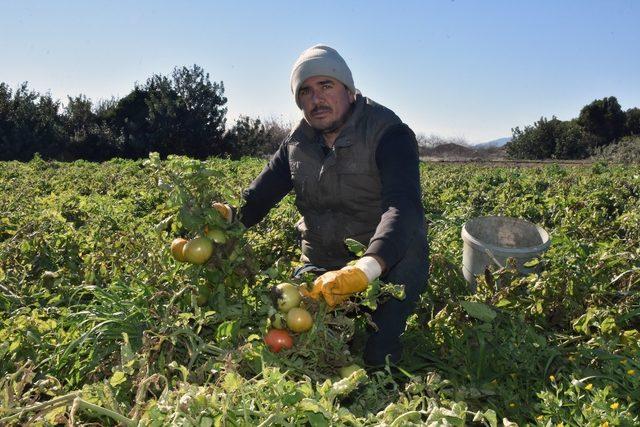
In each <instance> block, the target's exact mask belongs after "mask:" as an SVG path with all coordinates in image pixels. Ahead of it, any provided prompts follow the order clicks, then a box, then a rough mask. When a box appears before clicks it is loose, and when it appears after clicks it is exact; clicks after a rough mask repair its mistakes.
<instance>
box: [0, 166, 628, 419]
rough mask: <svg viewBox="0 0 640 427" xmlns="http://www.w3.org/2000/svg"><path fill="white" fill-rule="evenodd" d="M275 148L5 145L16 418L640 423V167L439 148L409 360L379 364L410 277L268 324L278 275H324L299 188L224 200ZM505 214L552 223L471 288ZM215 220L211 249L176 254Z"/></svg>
mask: <svg viewBox="0 0 640 427" xmlns="http://www.w3.org/2000/svg"><path fill="white" fill-rule="evenodd" d="M264 163H265V161H264V160H258V159H244V160H242V161H230V160H223V159H212V160H209V161H205V162H201V161H195V160H190V159H187V158H183V157H170V158H169V159H167V160H162V161H161V160H160V159H158V158H157V157H155V156H151V157H150V158H149V159H147V160H144V161H124V160H112V161H109V162H105V163H89V162H84V161H78V162H74V163H58V162H45V161H42V160H40V159H39V158H36V159H34V160H32V161H31V162H29V163H18V162H5V163H0V425H57V424H69V425H152V426H159V425H184V426H189V425H198V426H245V425H246V426H254V425H260V426H267V425H278V426H280V425H309V426H328V425H350V426H359V425H389V426H407V425H458V426H464V425H488V426H497V425H516V424H517V425H541V426H556V425H563V426H569V425H590V426H614V425H622V426H632V425H639V424H640V407H639V404H640V356H639V355H640V332H639V331H640V168H638V167H628V166H627V167H622V166H616V165H607V164H604V163H594V164H591V165H576V166H560V165H546V164H545V165H540V166H532V167H527V168H518V167H513V166H509V165H506V166H482V165H474V164H433V163H424V164H422V169H421V174H422V177H421V178H422V179H421V182H422V191H423V195H422V197H423V206H424V211H425V214H426V217H427V219H428V222H429V231H428V233H429V241H430V245H431V259H430V263H431V264H430V265H431V267H430V279H429V286H428V290H427V291H426V292H425V293H424V294H423V295H422V297H421V300H420V302H419V305H418V308H417V310H416V312H415V314H414V315H413V316H412V317H411V318H410V319H409V322H408V325H407V330H406V332H405V334H404V336H403V342H404V345H405V354H404V358H403V360H402V361H401V363H400V364H399V365H398V366H387V367H385V368H382V369H378V370H373V369H369V370H364V369H357V367H353V366H352V365H354V364H357V365H359V366H362V361H361V359H360V357H361V355H360V354H359V352H358V348H359V347H358V346H359V345H361V341H362V337H363V331H364V330H365V329H366V328H367V327H371V325H368V322H369V312H370V311H371V309H374V308H375V307H376V305H377V304H379V303H380V302H381V301H384V299H386V298H401V297H402V289H401V288H400V287H397V286H392V285H382V284H381V283H379V282H375V283H373V284H372V285H371V286H370V288H369V289H368V290H367V291H366V292H364V293H363V294H362V295H359V296H358V297H354V298H353V299H351V300H350V301H348V302H346V303H344V304H342V305H340V306H338V308H337V309H335V310H328V309H327V307H326V306H325V305H324V303H316V302H314V301H310V300H307V299H304V298H303V300H302V305H303V307H304V309H306V310H307V311H308V312H309V313H311V315H312V326H311V328H310V329H309V330H306V331H302V332H287V333H286V334H287V335H288V336H292V338H293V343H292V345H291V347H290V348H288V347H289V344H290V343H287V342H280V343H279V344H278V345H282V346H283V348H282V349H281V350H280V351H279V352H275V351H273V350H274V349H278V348H277V347H273V345H272V347H271V349H270V347H269V346H267V344H266V343H265V340H264V337H265V335H266V334H267V331H268V330H269V329H270V328H273V327H275V326H277V323H278V322H281V321H282V320H283V319H282V318H281V316H280V315H279V314H278V311H277V309H276V308H277V307H274V301H273V299H272V290H271V289H272V287H273V286H274V285H277V284H280V283H283V282H290V283H294V284H296V285H304V284H303V282H304V281H303V282H292V279H291V273H292V271H293V269H294V268H295V267H296V266H297V265H298V261H297V260H298V257H299V249H298V244H297V236H296V233H295V230H294V224H295V222H296V221H297V220H298V217H299V214H298V212H297V211H296V209H295V207H294V204H293V201H294V196H293V195H292V194H291V195H288V196H286V197H285V199H284V200H283V201H282V203H280V204H279V205H278V206H277V207H276V208H275V209H273V210H272V211H271V212H270V214H269V215H268V217H267V218H266V219H265V220H264V221H262V222H261V223H260V224H259V225H257V226H256V227H253V228H251V229H249V230H244V229H243V228H242V226H241V225H239V224H238V223H231V224H227V223H226V222H225V221H224V219H223V218H222V217H221V215H220V214H219V213H218V211H217V210H216V209H214V208H212V202H214V201H226V202H228V203H231V204H233V205H236V206H238V205H239V204H240V203H241V192H242V189H243V188H245V187H247V186H248V184H249V183H250V182H251V180H252V179H253V178H254V177H255V176H256V175H257V174H258V173H259V172H260V170H261V169H262V167H263V166H264ZM487 214H496V215H507V216H513V217H519V218H525V219H527V220H529V221H532V222H534V223H536V224H539V225H541V226H542V227H544V228H545V229H546V230H547V231H548V232H549V233H550V234H551V238H552V245H551V247H550V249H549V250H548V251H547V252H546V253H544V255H543V256H541V257H540V258H539V259H538V260H536V261H535V262H537V263H538V267H539V269H540V272H539V273H537V274H531V275H528V276H524V277H522V276H518V275H516V274H515V272H514V271H513V270H512V269H511V267H510V266H509V265H507V266H506V267H505V268H503V269H497V270H493V271H487V272H486V273H485V274H484V275H481V276H480V277H479V279H478V290H477V292H476V293H473V294H472V293H470V292H469V290H468V286H467V285H466V282H465V281H464V278H463V276H462V272H461V265H462V239H461V237H460V231H461V227H462V225H463V224H464V223H465V222H466V221H467V220H469V219H471V218H474V217H477V216H481V215H487ZM211 233H213V234H211ZM197 235H209V236H210V237H211V239H213V240H214V241H215V242H214V243H213V253H212V255H211V257H206V260H204V261H203V264H194V263H190V262H179V261H177V260H176V259H174V257H173V256H172V253H171V249H170V248H171V243H172V242H173V241H174V239H176V238H178V237H184V238H186V239H194V238H195V237H196V236H197ZM351 247H353V250H354V252H356V253H357V252H358V251H361V250H362V248H359V247H357V245H354V244H352V245H351ZM306 280H307V281H309V280H312V279H311V278H306ZM275 305H277V304H275ZM279 316H280V317H279ZM289 321H290V320H289ZM289 329H293V328H292V327H291V324H290V325H289ZM303 329H305V328H301V330H303ZM270 344H273V343H270ZM344 367H350V368H351V369H350V371H351V372H345V370H344V369H341V368H344ZM341 373H342V375H341Z"/></svg>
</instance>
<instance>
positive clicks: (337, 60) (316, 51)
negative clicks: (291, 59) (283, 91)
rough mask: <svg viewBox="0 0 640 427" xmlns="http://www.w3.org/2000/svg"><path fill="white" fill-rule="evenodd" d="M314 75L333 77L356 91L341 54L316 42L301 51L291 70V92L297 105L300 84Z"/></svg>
mask: <svg viewBox="0 0 640 427" xmlns="http://www.w3.org/2000/svg"><path fill="white" fill-rule="evenodd" d="M315 76H328V77H333V78H334V79H336V80H339V81H340V82H342V83H343V84H344V85H345V86H346V87H348V88H349V89H350V90H351V92H353V93H355V92H356V87H355V84H354V83H353V77H352V76H351V70H350V69H349V67H348V66H347V63H346V62H345V61H344V59H342V56H340V54H339V53H338V52H337V51H336V50H335V49H332V48H330V47H329V46H325V45H321V44H318V45H315V46H313V47H310V48H309V49H307V50H305V51H304V52H302V54H301V55H300V57H299V58H298V59H297V60H296V62H295V64H293V70H291V92H292V93H293V96H294V98H295V99H296V104H297V105H298V107H300V103H299V102H298V90H299V89H300V86H301V85H302V83H303V82H304V81H305V80H306V79H308V78H309V77H315ZM300 108H302V107H300Z"/></svg>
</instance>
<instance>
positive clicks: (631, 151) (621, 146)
mask: <svg viewBox="0 0 640 427" xmlns="http://www.w3.org/2000/svg"><path fill="white" fill-rule="evenodd" d="M594 158H596V159H599V160H604V161H608V162H612V163H623V164H638V163H640V135H635V136H625V137H624V138H622V139H621V140H620V141H618V142H616V143H614V144H611V145H607V146H606V147H602V148H600V149H599V150H596V151H595V152H594Z"/></svg>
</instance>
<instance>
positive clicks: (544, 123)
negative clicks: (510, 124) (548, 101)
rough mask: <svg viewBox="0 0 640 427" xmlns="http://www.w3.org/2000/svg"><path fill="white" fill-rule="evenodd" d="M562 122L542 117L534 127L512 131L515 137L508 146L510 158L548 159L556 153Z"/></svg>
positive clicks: (553, 118)
mask: <svg viewBox="0 0 640 427" xmlns="http://www.w3.org/2000/svg"><path fill="white" fill-rule="evenodd" d="M561 123H562V122H561V121H560V120H558V119H557V118H556V117H555V116H553V117H552V118H551V120H547V119H546V118H545V117H541V118H540V120H538V121H537V122H535V123H534V124H533V125H532V126H525V128H524V129H523V130H522V129H520V128H519V127H516V128H514V129H512V130H511V132H512V134H513V137H512V138H511V141H509V142H508V143H507V145H506V150H507V154H508V155H509V157H513V158H516V159H548V158H550V157H551V156H552V155H553V153H554V152H555V145H556V138H557V137H558V135H559V134H560V133H561V132H562V129H561Z"/></svg>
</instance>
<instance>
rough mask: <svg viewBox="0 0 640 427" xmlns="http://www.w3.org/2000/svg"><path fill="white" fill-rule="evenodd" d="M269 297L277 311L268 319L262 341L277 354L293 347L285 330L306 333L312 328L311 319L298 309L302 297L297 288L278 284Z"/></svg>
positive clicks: (308, 314)
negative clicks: (268, 326) (267, 328)
mask: <svg viewBox="0 0 640 427" xmlns="http://www.w3.org/2000/svg"><path fill="white" fill-rule="evenodd" d="M271 296H272V299H273V305H274V307H275V308H277V309H278V311H277V312H276V313H274V314H273V315H272V316H271V317H270V318H269V323H270V329H269V331H268V332H267V334H266V335H265V337H264V341H265V343H266V344H267V346H268V347H269V349H270V350H271V351H273V352H275V353H278V352H279V351H280V350H282V349H283V348H285V349H288V348H291V347H292V346H293V338H292V337H291V334H290V333H289V332H288V331H287V330H286V329H285V328H289V330H291V331H292V332H296V333H300V332H306V331H308V330H309V329H311V327H312V326H313V318H312V317H311V313H309V312H308V311H307V310H306V309H305V308H302V307H300V303H301V302H302V296H301V295H300V290H299V289H298V287H297V286H295V285H293V284H291V283H280V284H279V285H276V286H274V287H273V288H272V289H271Z"/></svg>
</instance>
